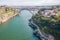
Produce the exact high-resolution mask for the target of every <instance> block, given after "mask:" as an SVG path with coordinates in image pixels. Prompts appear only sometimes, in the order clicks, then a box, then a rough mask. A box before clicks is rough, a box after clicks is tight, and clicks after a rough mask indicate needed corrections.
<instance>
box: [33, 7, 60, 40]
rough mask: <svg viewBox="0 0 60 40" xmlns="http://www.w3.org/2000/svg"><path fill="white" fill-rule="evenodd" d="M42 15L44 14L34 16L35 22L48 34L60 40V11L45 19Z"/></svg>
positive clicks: (39, 13)
mask: <svg viewBox="0 0 60 40" xmlns="http://www.w3.org/2000/svg"><path fill="white" fill-rule="evenodd" d="M55 8H56V7H55ZM53 10H54V9H53ZM41 14H42V13H41V11H40V12H38V13H37V14H36V15H33V16H32V19H33V21H34V22H35V23H36V24H37V25H38V26H39V27H40V29H42V30H43V31H44V32H45V33H46V34H51V35H53V36H54V37H55V40H60V11H59V12H57V13H56V14H55V15H52V16H50V17H45V16H43V15H41Z"/></svg>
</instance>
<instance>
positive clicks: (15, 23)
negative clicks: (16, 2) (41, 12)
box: [0, 10, 38, 40]
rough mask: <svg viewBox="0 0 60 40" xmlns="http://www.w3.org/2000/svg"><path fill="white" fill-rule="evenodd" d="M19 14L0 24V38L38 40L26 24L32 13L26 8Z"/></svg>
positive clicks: (1, 39)
mask: <svg viewBox="0 0 60 40" xmlns="http://www.w3.org/2000/svg"><path fill="white" fill-rule="evenodd" d="M19 14H20V15H19V16H15V17H14V18H11V19H10V20H8V21H7V22H6V23H3V24H0V40H38V38H37V37H35V36H34V35H33V30H32V29H31V28H30V27H29V26H28V23H29V21H28V20H29V19H30V18H31V17H32V14H31V13H30V12H29V11H27V10H23V11H21V12H20V13H19Z"/></svg>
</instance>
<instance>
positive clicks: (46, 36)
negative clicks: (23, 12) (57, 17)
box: [31, 21, 54, 40]
mask: <svg viewBox="0 0 60 40" xmlns="http://www.w3.org/2000/svg"><path fill="white" fill-rule="evenodd" d="M31 23H32V24H33V25H35V26H36V27H37V30H38V32H39V34H40V35H41V37H43V38H45V39H46V40H54V37H52V36H51V35H46V34H45V33H44V32H42V31H41V30H40V29H39V26H38V25H36V24H35V23H34V22H33V21H31ZM49 36H50V37H49ZM51 37H52V38H51Z"/></svg>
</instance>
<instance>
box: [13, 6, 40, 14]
mask: <svg viewBox="0 0 60 40" xmlns="http://www.w3.org/2000/svg"><path fill="white" fill-rule="evenodd" d="M12 8H15V9H19V10H20V12H21V11H23V10H27V11H29V12H30V13H31V14H35V13H37V12H38V11H39V10H40V9H41V7H35V6H14V7H12Z"/></svg>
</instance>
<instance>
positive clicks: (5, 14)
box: [0, 6, 19, 24]
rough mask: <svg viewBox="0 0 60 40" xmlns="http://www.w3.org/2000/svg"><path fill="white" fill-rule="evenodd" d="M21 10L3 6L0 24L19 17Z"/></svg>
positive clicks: (0, 9) (0, 13)
mask: <svg viewBox="0 0 60 40" xmlns="http://www.w3.org/2000/svg"><path fill="white" fill-rule="evenodd" d="M18 13H19V10H18V9H14V8H11V7H8V6H1V7H0V24H2V23H5V22H6V21H7V20H9V19H10V18H13V17H14V16H16V15H18Z"/></svg>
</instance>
